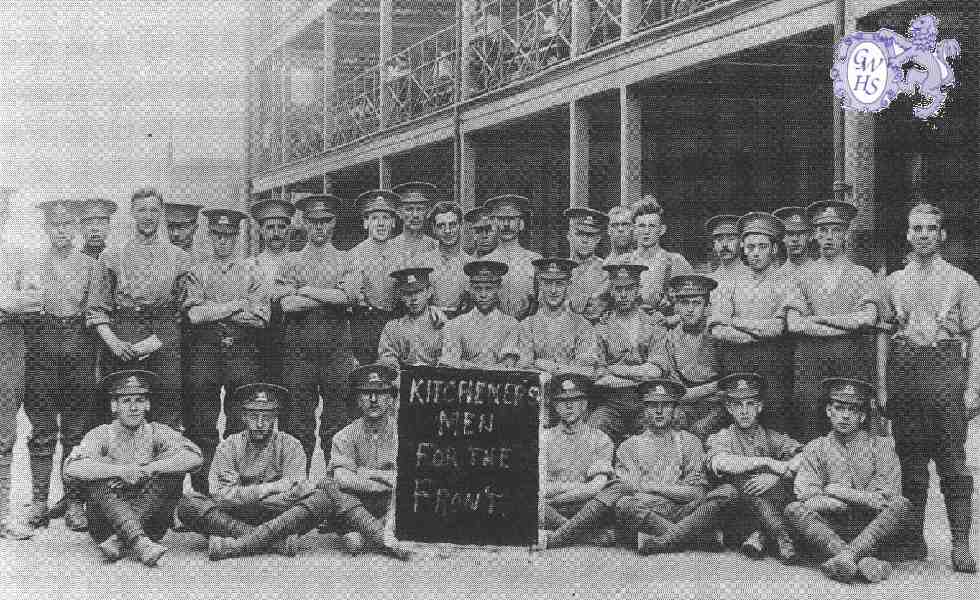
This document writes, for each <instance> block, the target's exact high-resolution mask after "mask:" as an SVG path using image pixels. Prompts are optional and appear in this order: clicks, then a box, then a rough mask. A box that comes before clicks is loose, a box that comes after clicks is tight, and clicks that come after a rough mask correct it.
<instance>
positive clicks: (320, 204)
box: [310, 202, 327, 210]
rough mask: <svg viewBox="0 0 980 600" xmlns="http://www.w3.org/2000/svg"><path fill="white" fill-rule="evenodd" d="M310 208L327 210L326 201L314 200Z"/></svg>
mask: <svg viewBox="0 0 980 600" xmlns="http://www.w3.org/2000/svg"><path fill="white" fill-rule="evenodd" d="M310 210H327V203H326V202H314V203H312V204H311V205H310Z"/></svg>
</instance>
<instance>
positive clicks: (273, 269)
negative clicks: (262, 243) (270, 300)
mask: <svg viewBox="0 0 980 600" xmlns="http://www.w3.org/2000/svg"><path fill="white" fill-rule="evenodd" d="M290 254H292V252H280V253H279V254H272V253H271V252H269V251H268V250H263V251H262V253H261V254H258V255H257V256H256V257H255V264H256V265H257V266H258V268H259V272H260V273H261V274H262V278H263V279H264V280H265V281H266V283H267V284H269V285H275V284H277V283H278V282H279V281H280V280H281V279H282V274H283V271H285V269H286V260H287V259H288V258H289V255H290Z"/></svg>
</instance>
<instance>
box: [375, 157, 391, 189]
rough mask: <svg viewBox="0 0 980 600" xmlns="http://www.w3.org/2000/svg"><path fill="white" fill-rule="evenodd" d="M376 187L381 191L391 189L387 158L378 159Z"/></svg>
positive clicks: (389, 161)
mask: <svg viewBox="0 0 980 600" xmlns="http://www.w3.org/2000/svg"><path fill="white" fill-rule="evenodd" d="M378 187H379V188H380V189H382V190H388V189H391V159H390V158H388V157H387V156H382V157H381V158H379V159H378Z"/></svg>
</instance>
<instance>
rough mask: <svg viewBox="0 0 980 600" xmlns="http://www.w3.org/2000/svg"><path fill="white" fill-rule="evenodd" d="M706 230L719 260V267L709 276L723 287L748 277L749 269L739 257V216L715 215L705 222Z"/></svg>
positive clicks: (712, 248)
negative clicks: (730, 282)
mask: <svg viewBox="0 0 980 600" xmlns="http://www.w3.org/2000/svg"><path fill="white" fill-rule="evenodd" d="M704 228H705V230H706V231H707V232H708V235H710V236H711V250H712V252H714V255H715V258H717V259H718V266H717V267H715V270H714V271H712V272H711V273H709V276H710V277H711V278H712V279H714V280H715V281H717V282H718V283H719V284H722V285H724V284H725V283H727V282H729V281H732V280H737V279H743V278H745V277H748V275H749V269H748V267H746V266H745V263H743V262H742V260H741V258H740V257H739V235H738V233H739V232H738V215H715V216H713V217H711V218H710V219H708V220H707V221H705V223H704Z"/></svg>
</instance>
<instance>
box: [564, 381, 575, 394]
mask: <svg viewBox="0 0 980 600" xmlns="http://www.w3.org/2000/svg"><path fill="white" fill-rule="evenodd" d="M561 389H562V391H565V392H570V391H572V390H574V389H575V382H574V381H572V380H571V379H566V380H565V381H563V382H561Z"/></svg>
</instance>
